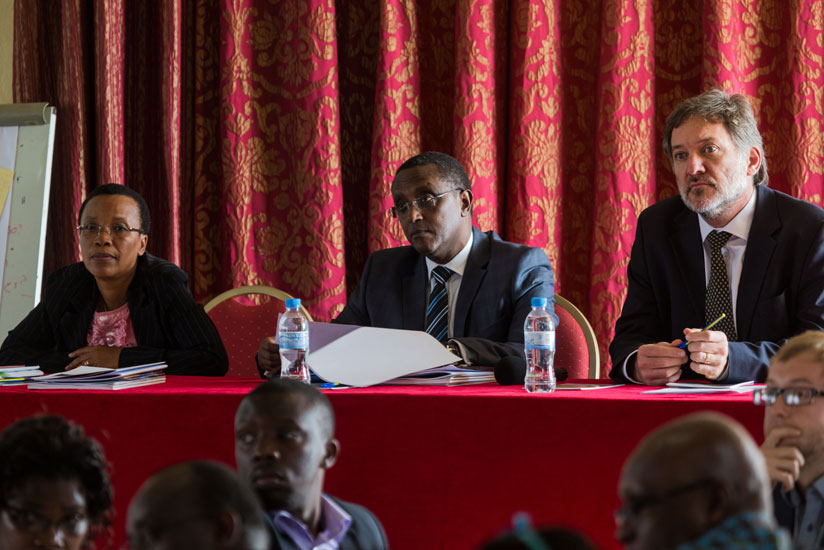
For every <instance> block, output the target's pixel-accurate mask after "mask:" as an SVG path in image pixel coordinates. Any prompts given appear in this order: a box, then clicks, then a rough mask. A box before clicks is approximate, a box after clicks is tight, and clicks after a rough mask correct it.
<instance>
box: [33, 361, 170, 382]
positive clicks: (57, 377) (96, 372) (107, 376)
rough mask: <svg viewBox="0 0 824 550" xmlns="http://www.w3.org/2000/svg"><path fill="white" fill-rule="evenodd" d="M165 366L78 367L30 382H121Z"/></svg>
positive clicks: (151, 364)
mask: <svg viewBox="0 0 824 550" xmlns="http://www.w3.org/2000/svg"><path fill="white" fill-rule="evenodd" d="M166 366H167V365H166V363H147V364H145V365H134V366H132V367H122V368H119V369H110V368H106V367H94V366H89V367H86V366H80V367H77V368H75V369H72V370H67V371H63V372H55V373H53V374H47V375H45V376H38V377H36V378H32V379H31V381H32V382H38V383H53V382H65V381H67V380H71V381H72V382H73V383H83V382H102V381H111V380H122V379H125V378H130V377H134V376H137V375H139V374H144V373H147V372H155V371H162V370H165V369H166Z"/></svg>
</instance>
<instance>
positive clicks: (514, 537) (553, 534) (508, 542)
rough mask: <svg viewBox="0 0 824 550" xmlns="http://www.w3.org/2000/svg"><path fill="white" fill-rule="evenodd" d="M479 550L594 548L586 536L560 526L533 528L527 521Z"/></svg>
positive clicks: (592, 549) (591, 549)
mask: <svg viewBox="0 0 824 550" xmlns="http://www.w3.org/2000/svg"><path fill="white" fill-rule="evenodd" d="M480 550H595V546H593V545H592V543H591V542H590V541H589V540H587V538H586V537H584V536H583V535H580V534H578V533H576V532H575V531H572V530H570V529H564V528H562V527H544V528H542V529H533V528H532V527H531V526H530V525H529V523H528V522H525V523H521V524H520V525H516V526H515V528H513V529H512V531H508V532H506V533H504V534H502V535H500V536H497V537H495V538H494V539H492V540H489V541H487V542H485V543H483V544H482V545H481V546H480Z"/></svg>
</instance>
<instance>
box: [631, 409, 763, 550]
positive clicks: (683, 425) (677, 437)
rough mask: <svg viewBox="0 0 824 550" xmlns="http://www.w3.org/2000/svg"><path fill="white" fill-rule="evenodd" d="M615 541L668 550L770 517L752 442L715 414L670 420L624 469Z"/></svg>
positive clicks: (644, 548)
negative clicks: (754, 516) (724, 526)
mask: <svg viewBox="0 0 824 550" xmlns="http://www.w3.org/2000/svg"><path fill="white" fill-rule="evenodd" d="M618 492H619V494H620V496H621V501H622V505H623V507H622V508H621V510H619V511H618V512H617V513H616V525H617V530H616V538H617V539H618V540H619V541H620V542H622V543H623V544H625V545H626V546H625V548H627V549H628V550H660V549H663V548H675V547H676V546H678V545H679V544H682V543H685V542H689V541H693V540H695V539H697V538H698V537H700V536H701V535H703V534H704V533H706V532H707V531H709V530H710V529H712V528H714V527H715V526H717V525H719V524H720V523H722V522H723V521H724V520H725V519H727V518H729V517H732V516H735V515H738V514H741V513H743V512H747V511H753V512H768V513H770V514H771V512H772V502H771V500H770V488H769V480H768V478H767V473H766V466H765V464H764V459H763V457H762V456H761V453H760V451H759V450H758V447H757V446H756V444H755V442H754V441H753V439H752V437H750V435H749V434H748V433H747V432H746V430H744V428H742V427H741V426H740V425H739V424H738V423H737V422H735V421H734V420H732V419H730V418H728V417H725V416H723V415H720V414H717V413H698V414H694V415H690V416H686V417H684V418H680V419H677V420H675V421H673V422H670V423H669V424H666V425H664V426H662V427H660V428H658V429H657V430H655V431H653V432H652V433H651V434H649V435H648V436H647V437H646V438H644V439H643V440H642V441H641V443H640V444H639V445H638V447H636V448H635V450H634V451H633V452H632V454H631V455H630V457H629V458H628V459H627V461H626V463H625V464H624V469H623V471H622V473H621V479H620V482H619V486H618Z"/></svg>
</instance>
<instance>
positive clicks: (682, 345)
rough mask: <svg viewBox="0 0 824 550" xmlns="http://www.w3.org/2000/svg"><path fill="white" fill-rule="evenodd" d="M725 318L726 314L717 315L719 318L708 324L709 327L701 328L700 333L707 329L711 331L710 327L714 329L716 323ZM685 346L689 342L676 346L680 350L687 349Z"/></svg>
mask: <svg viewBox="0 0 824 550" xmlns="http://www.w3.org/2000/svg"><path fill="white" fill-rule="evenodd" d="M726 316H727V314H726V313H722V314H721V315H719V316H718V319H716V320H715V321H713V322H712V323H710V324H709V325H707V326H705V327H704V328H702V329H701V332H704V331H705V330H709V329H711V328H712V327H714V326H715V325H717V324H718V321H720V320H721V319H723V318H724V317H726ZM687 344H689V342H687V341H686V340H684V341H683V342H681V343H680V344H678V347H679V348H681V349H687Z"/></svg>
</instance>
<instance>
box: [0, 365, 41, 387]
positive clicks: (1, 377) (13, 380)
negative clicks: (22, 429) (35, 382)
mask: <svg viewBox="0 0 824 550" xmlns="http://www.w3.org/2000/svg"><path fill="white" fill-rule="evenodd" d="M35 376H43V371H42V370H40V367H38V366H37V365H33V366H17V367H0V386H19V385H21V384H27V383H28V379H29V378H33V377H35Z"/></svg>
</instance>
